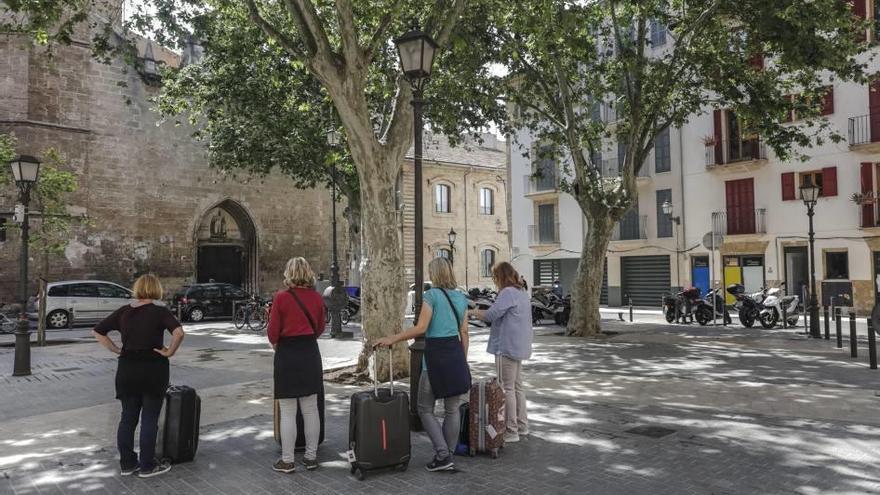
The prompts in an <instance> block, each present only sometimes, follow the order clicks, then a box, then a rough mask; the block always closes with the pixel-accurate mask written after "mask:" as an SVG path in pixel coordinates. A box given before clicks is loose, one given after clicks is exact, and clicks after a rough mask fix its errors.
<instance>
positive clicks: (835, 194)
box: [510, 3, 880, 314]
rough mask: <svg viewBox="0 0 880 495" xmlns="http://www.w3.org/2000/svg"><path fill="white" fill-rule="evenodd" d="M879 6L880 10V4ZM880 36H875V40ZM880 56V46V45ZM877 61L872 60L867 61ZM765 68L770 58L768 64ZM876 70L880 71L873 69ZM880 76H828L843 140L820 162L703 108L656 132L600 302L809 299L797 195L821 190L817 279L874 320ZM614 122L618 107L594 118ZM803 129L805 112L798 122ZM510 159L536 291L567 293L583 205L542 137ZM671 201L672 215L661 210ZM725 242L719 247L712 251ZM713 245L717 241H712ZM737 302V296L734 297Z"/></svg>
mask: <svg viewBox="0 0 880 495" xmlns="http://www.w3.org/2000/svg"><path fill="white" fill-rule="evenodd" d="M872 8H876V6H873V3H872ZM869 35H870V36H873V35H874V33H869ZM875 50H876V49H875ZM865 59H866V60H868V58H867V57H865ZM764 63H765V64H768V65H769V64H772V63H773V62H772V60H767V61H765V62H764ZM868 63H869V68H868V72H869V73H875V72H877V71H878V70H880V64H878V63H877V61H876V60H871V61H869V62H868ZM878 95H880V82H877V81H876V80H875V82H873V83H871V84H869V85H859V84H855V83H842V82H840V81H830V80H829V81H828V86H827V93H826V94H825V96H824V98H823V99H822V101H821V102H820V106H821V113H822V117H821V118H823V119H827V120H828V122H829V123H830V124H831V127H832V131H834V132H836V133H838V134H839V135H840V136H842V137H843V138H844V139H843V141H842V142H834V140H831V139H825V140H824V142H823V143H822V144H820V145H816V146H814V147H812V148H807V149H800V150H797V151H798V152H802V153H804V154H806V155H808V156H809V158H808V159H807V160H805V161H801V160H799V159H797V158H794V159H791V160H781V159H779V158H778V157H776V156H775V155H774V154H773V153H772V151H771V150H770V149H769V148H768V147H767V146H766V145H765V143H764V142H763V141H762V140H761V138H760V136H751V135H745V134H744V133H743V132H742V131H741V126H740V123H739V120H738V118H737V116H736V115H735V114H734V112H732V111H728V110H725V109H709V108H707V109H705V111H704V112H703V113H702V114H700V115H693V116H691V117H690V118H689V120H688V122H687V124H685V125H684V126H683V127H682V128H680V129H678V128H673V129H670V130H669V131H668V132H667V133H664V135H661V136H658V137H657V145H656V146H655V149H654V150H653V151H652V154H651V156H650V157H649V158H648V160H647V163H645V164H644V166H643V168H642V173H641V174H640V175H641V176H640V177H639V178H638V193H639V198H638V203H637V206H636V207H634V208H633V210H632V211H630V212H629V213H628V215H627V216H626V218H624V219H623V220H622V221H621V222H620V225H618V227H617V228H616V231H615V234H614V240H613V241H612V242H611V243H610V246H609V248H608V255H607V259H606V263H607V268H606V270H607V273H606V277H605V281H604V284H603V292H602V302H603V303H605V304H609V305H612V306H616V305H623V304H627V303H628V302H629V301H630V300H631V301H632V303H633V304H634V305H639V306H659V305H660V298H661V297H662V295H663V294H664V293H668V292H670V291H674V290H676V289H677V288H679V287H685V286H697V287H700V288H701V290H702V292H703V293H704V294H705V292H706V290H707V289H708V288H709V287H710V286H712V285H713V284H714V285H715V286H718V287H726V286H727V285H730V284H732V283H742V284H743V285H745V287H746V290H747V291H757V290H759V289H760V288H761V287H763V286H780V285H781V284H783V283H784V289H785V291H786V292H787V293H788V294H797V295H798V296H800V297H804V295H805V287H807V288H808V287H809V274H810V259H809V253H808V249H807V244H808V237H807V232H808V219H807V214H806V207H805V206H804V204H803V202H802V200H801V198H800V192H799V187H800V186H801V185H802V184H803V183H804V181H805V180H808V178H809V180H811V181H813V182H814V183H816V184H818V185H819V186H820V188H821V197H820V199H819V201H818V204H817V205H816V208H815V212H816V214H815V218H814V221H815V231H816V248H815V273H816V279H817V291H818V296H819V298H820V301H821V302H822V303H823V304H831V302H832V301H831V298H832V297H833V298H834V304H837V305H843V306H853V307H855V308H856V310H857V311H858V312H859V313H862V314H864V313H866V312H868V311H869V310H870V309H871V308H872V307H873V305H874V303H875V302H876V301H878V300H880V211H878V203H880V201H878V196H877V195H878V193H880V168H878V164H880V96H878ZM594 118H600V119H603V120H605V121H607V122H609V123H610V124H611V125H613V122H614V118H615V117H614V115H613V109H611V108H609V107H608V106H607V105H600V106H598V107H597V110H596V111H594ZM789 120H790V121H791V122H792V124H791V125H795V123H796V121H797V116H796V115H792V116H790V117H789ZM512 137H513V138H515V139H513V140H512V141H513V143H512V144H511V152H510V177H511V211H512V216H511V231H512V237H511V238H512V255H513V259H514V262H515V265H516V267H517V269H519V270H520V271H521V273H524V274H526V276H527V278H528V279H529V280H530V281H532V280H533V281H534V282H533V283H534V284H536V285H540V284H549V283H552V282H553V281H554V280H559V281H560V282H561V283H562V286H563V289H564V290H565V291H566V292H568V290H569V288H570V285H571V280H572V278H573V276H574V273H575V270H576V269H577V262H578V256H579V255H580V252H581V248H582V244H583V242H582V241H583V234H584V231H585V230H584V229H585V228H586V227H587V226H586V224H585V220H584V217H583V215H582V213H581V211H580V209H579V207H578V206H577V204H576V202H575V201H574V200H573V198H571V197H570V196H569V195H567V194H565V193H562V192H560V191H559V187H558V183H559V179H560V178H563V173H562V171H563V170H564V166H563V165H564V164H560V163H557V162H558V161H559V160H550V159H545V158H542V154H541V153H538V152H536V150H538V149H539V147H540V146H541V143H536V142H535V141H534V139H532V137H531V136H530V135H529V134H528V133H527V132H526V131H525V130H520V131H519V132H518V133H517V134H516V135H515V136H512ZM615 147H616V143H614V142H606V143H605V146H604V148H605V149H604V150H603V153H602V156H601V157H594V158H593V161H594V162H595V163H601V164H602V170H603V173H606V174H614V173H615V172H616V167H617V163H619V161H620V157H619V153H617V152H616V150H615ZM667 201H668V202H669V203H670V204H671V206H672V212H671V214H666V213H664V211H663V208H662V205H663V204H664V203H665V202H667ZM712 231H714V232H715V233H717V234H720V235H722V236H723V239H722V240H721V242H720V245H719V246H717V249H716V250H715V251H712V250H710V249H709V248H707V247H706V245H705V244H704V238H705V237H706V235H707V234H708V233H710V232H712ZM710 237H711V236H710ZM728 302H729V303H732V302H733V300H732V298H729V297H728Z"/></svg>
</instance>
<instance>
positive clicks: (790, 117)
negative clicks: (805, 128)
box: [783, 95, 794, 122]
mask: <svg viewBox="0 0 880 495" xmlns="http://www.w3.org/2000/svg"><path fill="white" fill-rule="evenodd" d="M785 102H786V103H788V104H789V105H793V104H794V95H785ZM783 122H794V110H792V109H790V108H789V109H787V110H786V111H785V120H783Z"/></svg>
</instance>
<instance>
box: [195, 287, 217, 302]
mask: <svg viewBox="0 0 880 495" xmlns="http://www.w3.org/2000/svg"><path fill="white" fill-rule="evenodd" d="M195 297H196V298H198V299H204V300H208V299H220V287H203V288H202V290H200V291H199V294H198V295H197V296H195Z"/></svg>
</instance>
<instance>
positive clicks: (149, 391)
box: [116, 349, 169, 399]
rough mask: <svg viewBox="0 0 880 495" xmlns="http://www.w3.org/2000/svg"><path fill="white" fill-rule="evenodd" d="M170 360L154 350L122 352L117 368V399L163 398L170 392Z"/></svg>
mask: <svg viewBox="0 0 880 495" xmlns="http://www.w3.org/2000/svg"><path fill="white" fill-rule="evenodd" d="M168 377H169V365H168V358H166V357H165V356H162V355H160V354H158V353H156V351H154V350H152V349H148V350H144V351H125V350H123V351H122V354H121V355H120V356H119V360H118V363H117V366H116V398H117V399H122V398H123V397H126V396H131V395H152V396H155V397H161V396H164V395H165V391H166V390H168Z"/></svg>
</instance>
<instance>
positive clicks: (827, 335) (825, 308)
mask: <svg viewBox="0 0 880 495" xmlns="http://www.w3.org/2000/svg"><path fill="white" fill-rule="evenodd" d="M822 311H823V312H824V314H825V340H831V326H830V325H829V322H828V306H822Z"/></svg>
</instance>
